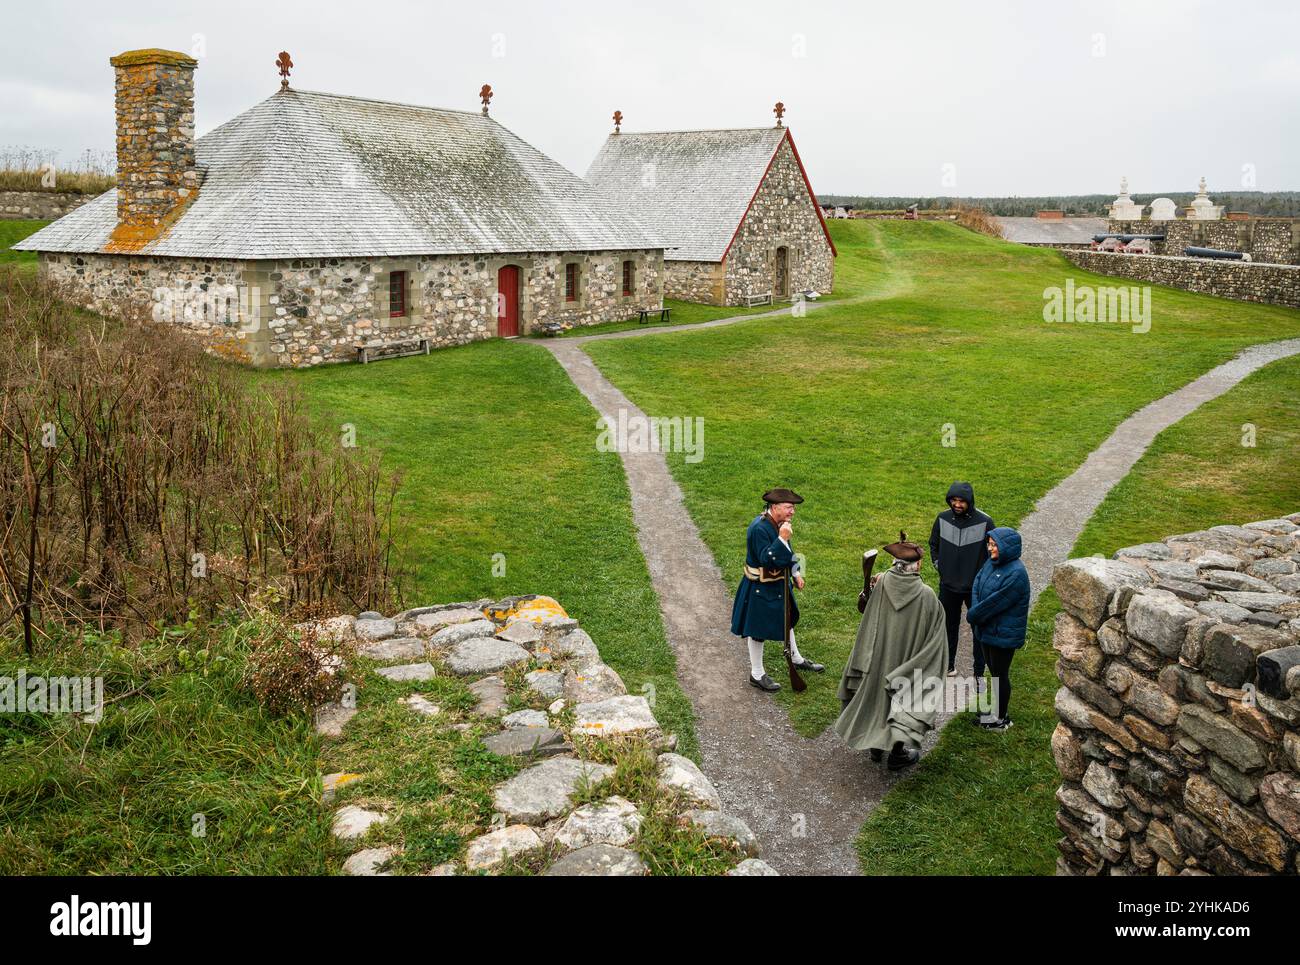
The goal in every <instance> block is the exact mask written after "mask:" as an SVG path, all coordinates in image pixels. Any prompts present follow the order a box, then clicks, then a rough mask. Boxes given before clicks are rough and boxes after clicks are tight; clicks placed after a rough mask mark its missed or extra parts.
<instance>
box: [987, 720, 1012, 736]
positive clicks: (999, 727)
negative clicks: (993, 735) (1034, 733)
mask: <svg viewBox="0 0 1300 965" xmlns="http://www.w3.org/2000/svg"><path fill="white" fill-rule="evenodd" d="M980 726H981V727H983V728H984V729H985V730H993V731H997V732H998V733H999V734H1000V733H1002V731H1004V730H1010V729H1011V718H1010V717H1003V718H1002V719H1001V720H997V719H994V720H991V721H989V722H988V723H987V724H986V723H984V722H983V721H980Z"/></svg>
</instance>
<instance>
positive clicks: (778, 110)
mask: <svg viewBox="0 0 1300 965" xmlns="http://www.w3.org/2000/svg"><path fill="white" fill-rule="evenodd" d="M772 113H773V114H775V115H776V126H777V127H782V126H783V125H782V124H781V118H783V117H785V105H784V104H782V103H781V102H780V101H777V102H776V106H775V107H773V108H772Z"/></svg>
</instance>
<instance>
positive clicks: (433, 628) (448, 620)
mask: <svg viewBox="0 0 1300 965" xmlns="http://www.w3.org/2000/svg"><path fill="white" fill-rule="evenodd" d="M482 619H483V611H482V610H479V609H475V608H473V607H453V608H452V609H449V610H435V611H433V612H431V613H430V612H425V613H417V614H416V615H415V616H414V617H413V618H412V620H411V623H412V624H413V626H414V627H415V635H416V636H418V637H431V636H433V635H434V634H435V633H437V632H438V631H439V630H442V629H444V628H446V627H450V626H455V625H457V624H462V623H476V622H479V621H481V620H482Z"/></svg>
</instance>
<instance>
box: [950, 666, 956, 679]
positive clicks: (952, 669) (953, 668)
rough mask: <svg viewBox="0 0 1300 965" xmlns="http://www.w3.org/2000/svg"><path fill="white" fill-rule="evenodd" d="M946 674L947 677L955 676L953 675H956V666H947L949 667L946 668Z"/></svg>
mask: <svg viewBox="0 0 1300 965" xmlns="http://www.w3.org/2000/svg"><path fill="white" fill-rule="evenodd" d="M948 676H949V677H955V676H957V668H956V667H949V668H948Z"/></svg>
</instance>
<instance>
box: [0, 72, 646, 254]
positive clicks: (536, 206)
mask: <svg viewBox="0 0 1300 965" xmlns="http://www.w3.org/2000/svg"><path fill="white" fill-rule="evenodd" d="M195 151H196V160H197V164H198V165H199V167H200V168H201V169H202V170H203V181H202V185H201V187H200V188H199V193H198V197H197V198H196V199H195V200H194V201H193V202H192V203H191V204H190V206H189V207H188V209H186V210H185V212H184V214H182V215H181V217H180V218H178V219H177V221H176V223H175V224H174V225H173V226H172V228H171V229H170V230H169V231H168V232H167V234H165V235H164V236H163V237H162V238H161V239H159V240H158V241H156V242H154V243H152V244H150V245H149V246H148V247H146V248H144V249H142V250H141V251H140V254H145V255H168V256H179V257H195V258H240V259H244V258H248V259H269V258H343V257H380V256H385V255H419V254H488V253H493V252H527V251H539V252H541V251H596V250H602V249H636V248H661V247H663V243H662V242H661V241H659V240H658V239H657V238H656V237H654V236H653V233H652V232H650V231H648V230H647V229H646V227H645V226H644V225H642V224H640V223H639V222H637V221H635V220H633V219H632V218H631V217H629V216H628V215H627V214H626V213H625V212H624V209H623V206H621V205H618V204H615V203H612V202H610V201H608V200H606V199H605V198H603V197H601V196H600V195H598V194H597V192H595V191H594V190H593V189H592V188H591V187H590V186H589V185H588V184H587V183H586V182H585V181H583V180H582V179H581V178H579V177H577V176H576V175H574V174H573V173H571V172H570V171H567V170H566V169H565V168H563V167H562V166H561V165H559V164H557V163H556V162H555V161H553V160H551V159H550V158H548V157H547V156H546V155H544V154H542V153H541V152H540V151H538V150H537V149H536V148H535V147H533V146H532V145H530V144H528V143H526V142H524V141H523V140H521V139H520V138H519V137H516V136H515V135H514V134H512V133H511V132H510V131H508V130H506V128H504V127H502V126H501V125H500V124H498V123H497V122H496V121H494V120H492V119H491V118H490V117H486V116H484V115H483V114H481V113H467V112H463V111H449V110H439V109H436V108H430V107H415V106H411V105H407V104H393V103H387V102H384V101H373V100H366V99H364V98H359V97H343V96H338V95H333V94H321V93H314V92H308V91H298V90H282V91H280V92H278V93H276V94H274V95H272V96H271V97H269V98H267V99H266V100H264V101H262V102H261V103H260V104H257V105H256V106H254V107H252V108H250V109H249V110H247V111H245V112H244V113H243V114H240V115H239V116H238V117H235V118H233V119H232V120H230V121H227V122H226V123H225V124H223V125H221V126H220V127H218V128H216V129H215V130H213V131H211V132H210V133H208V134H206V135H205V136H203V137H201V138H199V139H198V141H197V142H196V144H195ZM116 225H117V192H116V190H113V191H109V192H108V193H106V194H104V195H101V196H100V197H98V198H96V199H95V200H94V201H91V202H90V203H88V204H85V205H83V206H82V207H80V208H78V209H77V210H76V211H74V212H72V213H71V214H68V215H66V216H65V217H63V218H60V219H59V220H58V221H56V222H54V223H53V224H51V225H49V226H48V227H46V228H44V229H42V230H41V231H38V232H36V233H35V234H34V235H32V236H30V237H29V238H27V239H25V240H24V241H22V242H20V243H19V244H17V245H15V246H14V247H15V248H18V249H22V250H27V251H59V252H99V251H103V250H104V246H105V243H106V242H107V241H108V238H109V235H110V233H111V232H112V231H113V229H114V227H115V226H116Z"/></svg>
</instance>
